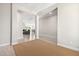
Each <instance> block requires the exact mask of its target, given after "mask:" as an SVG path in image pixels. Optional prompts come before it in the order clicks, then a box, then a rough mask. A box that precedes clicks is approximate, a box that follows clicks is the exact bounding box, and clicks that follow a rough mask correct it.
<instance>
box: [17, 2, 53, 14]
mask: <svg viewBox="0 0 79 59" xmlns="http://www.w3.org/2000/svg"><path fill="white" fill-rule="evenodd" d="M54 4H55V3H18V4H17V5H18V6H20V7H24V8H26V9H27V10H29V11H31V12H33V13H37V12H39V11H41V10H43V9H45V8H47V7H49V6H52V5H54Z"/></svg>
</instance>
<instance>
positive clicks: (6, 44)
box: [0, 43, 10, 47]
mask: <svg viewBox="0 0 79 59" xmlns="http://www.w3.org/2000/svg"><path fill="white" fill-rule="evenodd" d="M9 45H10V43H4V44H0V47H1V46H9Z"/></svg>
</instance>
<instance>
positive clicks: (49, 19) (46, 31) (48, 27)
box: [39, 14, 57, 41]
mask: <svg viewBox="0 0 79 59" xmlns="http://www.w3.org/2000/svg"><path fill="white" fill-rule="evenodd" d="M39 24H40V27H39V31H40V32H39V33H40V36H43V37H47V38H49V39H52V40H53V41H56V38H57V35H56V33H57V15H56V14H55V15H51V16H49V15H48V16H45V17H43V18H42V19H40V22H39Z"/></svg>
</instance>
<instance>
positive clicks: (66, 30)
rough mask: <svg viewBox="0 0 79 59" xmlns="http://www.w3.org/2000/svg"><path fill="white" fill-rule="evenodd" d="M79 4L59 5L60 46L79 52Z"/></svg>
mask: <svg viewBox="0 0 79 59" xmlns="http://www.w3.org/2000/svg"><path fill="white" fill-rule="evenodd" d="M78 22H79V4H59V6H58V44H59V45H61V46H66V47H69V48H71V49H75V50H79V30H78V28H79V26H78V25H79V24H78Z"/></svg>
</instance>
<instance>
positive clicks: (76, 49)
mask: <svg viewBox="0 0 79 59" xmlns="http://www.w3.org/2000/svg"><path fill="white" fill-rule="evenodd" d="M57 45H58V46H61V47H65V48H69V49H72V50H74V51H78V52H79V48H76V47H71V46H68V45H64V44H61V43H58V44H57Z"/></svg>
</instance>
